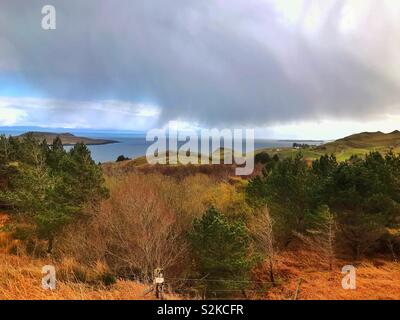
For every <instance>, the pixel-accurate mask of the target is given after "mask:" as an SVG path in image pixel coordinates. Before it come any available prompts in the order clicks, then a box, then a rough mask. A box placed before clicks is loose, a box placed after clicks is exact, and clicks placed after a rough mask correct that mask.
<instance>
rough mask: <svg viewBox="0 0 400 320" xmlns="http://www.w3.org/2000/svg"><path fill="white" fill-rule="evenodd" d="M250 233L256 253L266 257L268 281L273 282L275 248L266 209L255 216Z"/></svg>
mask: <svg viewBox="0 0 400 320" xmlns="http://www.w3.org/2000/svg"><path fill="white" fill-rule="evenodd" d="M250 231H251V234H252V236H253V238H254V240H255V241H254V242H255V245H256V248H257V249H258V251H259V252H260V253H261V254H262V255H263V256H265V257H266V260H267V263H268V273H269V277H270V281H271V282H272V283H274V282H275V277H274V265H275V246H274V233H273V220H272V218H271V216H270V214H269V210H268V208H267V207H265V208H264V210H262V211H261V212H259V213H258V214H256V215H255V217H254V219H253V220H252V222H251V225H250Z"/></svg>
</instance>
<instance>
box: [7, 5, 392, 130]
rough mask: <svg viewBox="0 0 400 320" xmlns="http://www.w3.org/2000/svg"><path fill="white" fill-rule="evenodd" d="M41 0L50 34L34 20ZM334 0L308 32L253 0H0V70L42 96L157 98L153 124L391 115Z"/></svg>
mask: <svg viewBox="0 0 400 320" xmlns="http://www.w3.org/2000/svg"><path fill="white" fill-rule="evenodd" d="M377 1H378V0H377ZM49 3H50V4H52V5H54V6H55V7H56V9H57V30H55V31H43V30H42V29H41V27H40V21H41V18H42V15H41V13H40V10H41V8H42V6H43V5H45V4H49ZM306 3H309V4H312V3H313V1H312V0H310V1H306ZM327 3H328V1H327ZM345 3H346V2H344V1H335V5H333V6H332V8H331V10H330V11H329V14H328V15H327V18H326V20H325V21H324V25H323V26H322V27H321V28H320V31H319V33H318V34H316V35H314V36H311V37H307V36H306V35H305V34H304V32H303V31H302V30H301V28H300V27H293V26H291V27H287V26H285V25H283V24H282V23H281V22H280V20H279V17H278V13H277V11H276V10H275V8H274V6H273V5H272V4H271V2H267V1H261V0H225V1H214V0H207V1H200V0H197V1H195V0H158V1H156V0H135V1H128V0H116V1H106V0H85V1H81V0H68V1H65V0H64V1H61V0H53V1H42V0H31V1H29V2H27V1H24V0H2V3H1V5H0V6H1V7H0V51H2V48H4V51H2V53H0V76H1V75H2V74H3V77H6V76H7V74H10V72H11V73H13V74H17V75H18V76H19V77H20V78H21V79H23V82H24V85H27V86H29V87H30V88H32V90H33V91H35V92H38V93H39V94H41V95H43V96H46V97H48V98H56V99H64V100H75V101H80V100H84V101H90V100H105V99H114V100H122V101H131V102H133V103H140V102H145V103H146V102H148V103H152V104H156V105H158V106H159V107H160V108H161V117H160V119H161V121H167V120H170V119H183V120H189V121H195V122H198V123H200V124H205V125H220V124H227V125H235V124H241V125H250V124H251V125H263V124H271V123H277V122H279V123H284V122H288V121H293V120H310V119H311V120H312V119H316V118H323V117H327V118H335V117H341V118H359V117H366V118H368V117H373V116H375V115H378V114H381V113H382V112H395V111H397V110H396V109H395V108H396V106H397V107H398V106H399V101H400V90H399V80H400V79H399V78H396V77H391V76H388V73H387V70H386V71H385V70H381V68H380V67H379V64H376V63H374V61H371V60H373V59H374V57H371V56H368V55H365V54H364V52H363V50H368V49H369V48H368V47H365V48H364V47H363V46H362V43H361V44H358V45H356V44H354V47H353V44H352V42H351V39H350V40H349V38H348V37H347V36H346V35H342V34H340V32H339V31H338V21H339V19H340V16H341V10H342V7H343V5H344V4H345ZM379 12H380V11H379V10H378V11H377V14H379ZM377 19H385V17H379V16H378V17H377ZM398 21H400V19H399V20H398ZM398 24H399V25H400V22H398ZM395 27H396V28H397V27H398V25H396V26H395ZM393 28H394V27H393V26H389V25H388V28H387V29H383V30H382V31H380V32H385V31H387V32H390V31H393ZM396 30H398V29H396ZM364 32H368V31H367V30H359V31H358V33H364ZM367 44H369V42H367ZM387 49H388V50H392V49H393V50H399V44H398V43H389V44H388V48H387ZM375 58H376V59H379V57H375ZM7 66H9V67H8V68H7ZM10 70H11V71H10ZM72 105H74V104H72ZM62 110H64V111H62ZM62 110H60V113H62V112H64V113H65V112H72V111H71V110H70V109H68V108H67V109H66V108H63V109H62ZM66 110H67V111H66ZM51 112H54V111H51ZM52 118H53V116H52Z"/></svg>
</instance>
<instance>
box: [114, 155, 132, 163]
mask: <svg viewBox="0 0 400 320" xmlns="http://www.w3.org/2000/svg"><path fill="white" fill-rule="evenodd" d="M126 160H130V158H128V157H125V156H124V155H123V154H121V155H120V156H118V158H117V162H121V161H126Z"/></svg>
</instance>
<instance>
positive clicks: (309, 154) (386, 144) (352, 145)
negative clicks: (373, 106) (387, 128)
mask: <svg viewBox="0 0 400 320" xmlns="http://www.w3.org/2000/svg"><path fill="white" fill-rule="evenodd" d="M391 149H392V150H394V151H395V152H400V131H398V130H396V131H393V132H390V133H383V132H381V131H378V132H362V133H357V134H353V135H350V136H347V137H344V138H341V139H338V140H336V141H333V142H329V143H326V144H323V145H320V146H310V147H307V148H300V149H299V148H265V149H259V150H257V152H256V153H260V152H267V153H269V154H278V155H279V156H281V157H283V158H285V157H291V156H294V155H295V154H297V153H298V152H301V153H302V154H303V156H304V157H305V158H306V159H309V160H313V159H316V158H319V157H320V156H321V155H324V154H334V155H336V157H337V158H338V160H341V161H343V160H346V159H348V158H350V157H351V156H352V155H358V156H363V155H365V154H367V153H368V152H371V151H379V152H382V153H386V152H388V151H389V150H391Z"/></svg>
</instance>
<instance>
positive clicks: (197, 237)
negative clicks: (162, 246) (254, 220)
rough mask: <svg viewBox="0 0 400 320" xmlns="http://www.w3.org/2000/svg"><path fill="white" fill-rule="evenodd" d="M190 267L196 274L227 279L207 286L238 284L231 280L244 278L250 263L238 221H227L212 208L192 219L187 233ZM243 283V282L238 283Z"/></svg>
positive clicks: (244, 233)
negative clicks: (191, 227)
mask: <svg viewBox="0 0 400 320" xmlns="http://www.w3.org/2000/svg"><path fill="white" fill-rule="evenodd" d="M189 240H190V245H191V249H192V255H193V263H194V268H195V270H196V271H197V272H198V274H199V276H200V277H206V278H208V279H229V280H232V282H230V281H226V282H224V281H221V282H209V283H207V287H208V289H210V290H211V291H212V290H213V289H214V290H216V289H221V288H231V287H238V284H237V283H236V282H234V280H240V279H242V280H243V279H245V278H246V276H247V274H248V271H249V270H250V268H251V266H252V260H253V259H252V258H251V257H250V255H249V247H250V239H249V236H248V234H247V230H246V227H245V225H244V224H243V223H241V222H235V223H230V222H229V221H228V219H227V218H226V217H225V216H224V215H222V214H221V213H219V212H218V211H217V210H215V209H214V208H210V209H209V210H208V211H207V212H206V213H205V214H204V215H203V217H202V218H201V219H195V220H194V222H193V230H192V231H191V232H190V234H189ZM240 286H242V287H243V283H241V284H240V285H239V287H240Z"/></svg>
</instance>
